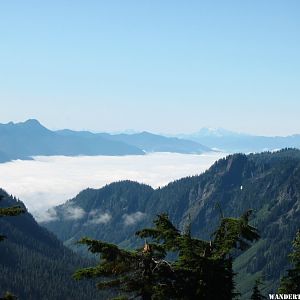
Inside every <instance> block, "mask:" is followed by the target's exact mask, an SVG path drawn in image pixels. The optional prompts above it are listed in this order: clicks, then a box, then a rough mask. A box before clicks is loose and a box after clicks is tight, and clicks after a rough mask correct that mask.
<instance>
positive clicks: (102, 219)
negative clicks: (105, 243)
mask: <svg viewBox="0 0 300 300" xmlns="http://www.w3.org/2000/svg"><path fill="white" fill-rule="evenodd" d="M111 218H112V216H111V214H110V213H108V212H105V213H103V212H101V211H100V210H96V209H95V210H92V211H91V212H90V213H89V220H88V221H87V223H86V225H90V224H106V223H108V222H109V221H110V220H111Z"/></svg>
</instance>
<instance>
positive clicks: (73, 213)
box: [63, 204, 86, 220]
mask: <svg viewBox="0 0 300 300" xmlns="http://www.w3.org/2000/svg"><path fill="white" fill-rule="evenodd" d="M85 214H86V213H85V211H84V210H83V209H82V208H81V207H79V206H74V205H72V204H71V205H66V206H65V207H64V208H63V218H64V219H66V220H79V219H82V218H83V217H84V216H85Z"/></svg>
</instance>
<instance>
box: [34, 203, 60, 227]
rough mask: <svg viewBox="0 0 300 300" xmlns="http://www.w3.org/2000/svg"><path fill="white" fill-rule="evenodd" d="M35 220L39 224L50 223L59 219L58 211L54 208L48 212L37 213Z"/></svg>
mask: <svg viewBox="0 0 300 300" xmlns="http://www.w3.org/2000/svg"><path fill="white" fill-rule="evenodd" d="M35 218H36V220H37V222H39V223H48V222H52V221H56V220H58V219H59V218H58V215H57V212H56V210H55V209H54V208H52V207H51V208H49V209H48V210H46V211H40V212H37V213H36V215H35Z"/></svg>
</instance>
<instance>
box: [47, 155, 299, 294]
mask: <svg viewBox="0 0 300 300" xmlns="http://www.w3.org/2000/svg"><path fill="white" fill-rule="evenodd" d="M248 209H253V210H254V212H255V213H254V219H253V220H252V223H253V224H254V225H255V226H257V227H258V229H259V231H260V233H261V239H260V240H259V241H258V242H257V243H256V244H254V246H253V247H251V248H250V249H249V250H248V251H246V252H245V253H243V254H242V255H240V256H239V257H237V259H236V260H235V270H236V271H237V272H238V274H239V275H238V277H237V282H238V288H239V290H240V292H241V293H242V295H243V297H242V299H249V298H250V296H249V292H250V290H251V288H252V287H253V284H254V282H255V279H257V278H263V279H264V280H265V284H264V292H265V293H267V292H270V291H273V292H274V291H275V290H276V288H277V286H278V281H279V278H280V277H281V276H282V275H283V274H284V271H285V270H286V268H287V267H288V259H287V256H288V253H289V251H290V249H291V241H292V240H293V238H294V237H295V234H296V231H297V229H299V228H300V150H295V149H287V150H281V151H279V152H273V153H271V152H265V153H261V154H251V155H244V154H234V155H231V156H229V157H227V158H226V159H221V160H219V161H218V162H216V163H215V164H214V165H213V166H212V167H211V168H210V169H209V170H207V171H206V172H205V173H203V174H202V175H199V176H193V177H187V178H183V179H181V180H177V181H175V182H173V183H170V184H169V185H167V186H166V187H163V188H159V189H156V190H154V189H152V188H151V187H150V186H147V185H144V184H139V183H136V182H130V181H122V182H116V183H113V184H110V185H107V186H105V187H103V188H101V189H98V190H95V189H87V190H85V191H82V192H81V193H79V194H78V196H76V197H75V198H74V199H72V200H69V201H68V202H66V203H65V204H63V205H60V206H57V207H55V208H54V209H51V210H50V211H49V212H48V213H49V218H48V220H47V222H44V223H43V225H44V226H45V227H46V228H48V229H49V230H51V231H52V232H54V233H55V234H56V235H57V236H58V237H59V238H60V239H61V240H62V241H64V243H65V244H66V245H68V246H70V247H72V248H73V249H76V248H74V242H75V241H77V240H78V239H80V238H81V237H83V236H88V237H91V238H96V239H101V240H106V241H110V242H114V243H118V244H119V245H122V246H124V247H133V246H134V245H136V244H137V243H138V240H137V239H136V238H135V236H134V232H135V231H137V230H139V229H141V228H144V227H148V226H151V224H152V220H153V218H154V217H155V216H156V215H157V214H159V213H162V212H167V213H168V214H169V216H170V218H171V220H172V222H173V223H174V224H176V226H178V227H179V228H181V229H182V228H185V227H186V224H187V223H189V222H191V224H192V234H193V235H196V236H198V237H201V238H205V239H210V235H211V233H212V232H214V230H215V229H216V227H217V226H218V224H219V221H220V217H221V214H222V215H224V216H228V217H229V216H239V215H241V214H242V213H243V212H244V211H246V210H248ZM140 242H143V241H140Z"/></svg>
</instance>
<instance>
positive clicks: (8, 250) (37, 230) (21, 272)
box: [0, 190, 103, 300]
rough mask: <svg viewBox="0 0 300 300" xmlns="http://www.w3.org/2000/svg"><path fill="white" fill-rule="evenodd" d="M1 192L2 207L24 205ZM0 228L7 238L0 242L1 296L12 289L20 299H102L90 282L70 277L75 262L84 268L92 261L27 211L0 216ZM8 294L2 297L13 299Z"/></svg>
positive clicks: (75, 264) (75, 265)
mask: <svg viewBox="0 0 300 300" xmlns="http://www.w3.org/2000/svg"><path fill="white" fill-rule="evenodd" d="M0 195H2V196H3V197H2V200H3V201H1V202H0V205H1V208H4V207H14V206H18V207H21V208H23V207H24V206H23V204H22V203H21V202H20V201H18V200H17V199H15V198H13V197H10V196H8V195H7V194H6V193H5V192H4V191H3V190H0ZM6 212H7V211H6V210H5V213H6ZM9 214H11V211H10V212H9ZM0 228H1V233H3V234H5V235H6V236H7V237H8V238H7V239H6V240H5V241H3V242H1V243H0V270H1V272H0V298H1V296H2V295H4V294H5V292H6V291H12V292H13V293H14V294H15V295H16V296H17V297H18V299H22V300H23V299H26V300H27V299H30V300H49V299H51V300H61V299H64V300H90V299H103V298H102V297H100V296H98V295H97V290H96V289H95V287H94V284H93V283H92V282H89V281H88V282H86V281H82V282H80V284H78V283H76V282H74V280H73V279H72V274H73V273H74V271H75V269H76V268H78V265H81V266H82V267H84V266H86V265H87V264H90V263H91V261H90V260H86V259H82V258H80V257H79V256H78V255H76V254H74V253H73V252H71V251H70V250H69V249H67V248H66V247H64V246H63V245H62V243H61V242H60V241H58V240H57V238H56V237H55V236H54V235H53V234H51V233H49V232H48V231H47V230H46V229H44V228H42V227H41V226H39V225H38V224H37V223H36V222H35V220H34V219H33V217H32V216H31V215H30V214H29V213H27V212H24V213H23V214H21V215H19V216H18V217H15V218H14V217H2V218H0ZM8 297H9V295H6V298H5V297H4V299H12V298H11V296H10V298H8Z"/></svg>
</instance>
